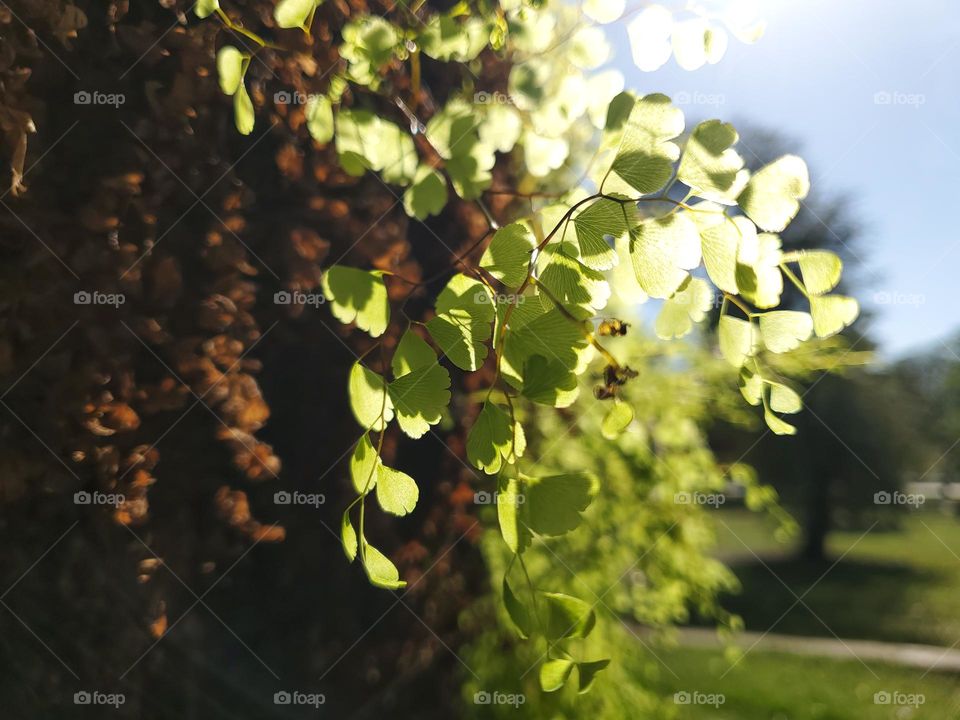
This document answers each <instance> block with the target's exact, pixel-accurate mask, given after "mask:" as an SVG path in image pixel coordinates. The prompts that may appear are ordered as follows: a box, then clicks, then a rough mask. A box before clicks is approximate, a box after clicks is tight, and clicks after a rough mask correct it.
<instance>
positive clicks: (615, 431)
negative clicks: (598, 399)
mask: <svg viewBox="0 0 960 720" xmlns="http://www.w3.org/2000/svg"><path fill="white" fill-rule="evenodd" d="M632 422H633V408H632V407H630V406H629V405H627V404H626V403H624V402H620V401H617V402H616V403H615V404H614V406H613V407H612V408H610V411H609V412H608V413H607V415H606V417H604V418H603V422H602V423H601V424H600V432H601V433H602V434H603V436H604V437H605V438H606V439H607V440H615V439H616V438H618V437H620V435H621V433H623V431H624V430H626V429H627V428H628V427H629V426H630V423H632Z"/></svg>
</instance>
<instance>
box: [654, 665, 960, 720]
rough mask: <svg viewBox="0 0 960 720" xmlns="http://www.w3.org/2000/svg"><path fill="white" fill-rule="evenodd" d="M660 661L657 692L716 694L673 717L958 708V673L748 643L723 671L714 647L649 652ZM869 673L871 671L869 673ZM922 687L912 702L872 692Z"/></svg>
mask: <svg viewBox="0 0 960 720" xmlns="http://www.w3.org/2000/svg"><path fill="white" fill-rule="evenodd" d="M657 654H658V655H659V656H660V658H661V659H662V660H663V662H664V664H665V665H666V666H668V667H669V668H670V670H671V671H672V672H673V673H676V675H677V676H678V677H674V675H673V674H671V672H669V671H667V670H666V669H665V668H664V669H663V670H662V672H660V673H658V676H659V677H658V679H656V680H655V681H654V682H655V684H656V689H657V691H659V692H660V693H662V694H663V695H665V696H670V695H672V694H673V693H676V692H681V691H686V692H691V693H692V692H693V691H697V692H699V693H704V694H722V695H723V696H724V700H725V701H724V702H723V704H722V705H719V707H713V706H704V705H681V706H678V710H679V713H678V716H677V717H678V720H701V718H710V719H711V720H881V719H883V720H893V719H894V718H898V719H899V718H911V719H916V720H923V719H925V718H931V719H933V718H936V719H937V720H940V719H941V718H942V719H943V720H946V718H955V717H958V715H960V678H956V677H952V676H943V675H936V674H933V673H931V674H929V675H927V676H926V677H921V676H922V673H921V672H919V671H913V670H905V669H901V668H896V667H890V666H884V665H877V664H875V663H871V664H870V670H867V669H866V668H865V667H864V666H863V665H861V664H860V663H858V662H856V661H851V662H845V661H836V660H824V659H820V658H810V657H798V656H793V655H783V654H778V653H767V652H759V651H753V652H750V653H747V654H746V655H745V656H744V657H743V658H742V659H741V660H740V662H739V663H737V664H736V665H735V666H734V667H733V669H732V670H730V672H729V673H727V674H726V675H724V673H725V672H726V671H727V669H728V668H730V666H731V662H730V661H729V660H727V659H726V658H724V657H723V653H722V651H719V650H708V649H692V648H680V649H675V650H669V651H664V652H660V651H658V653H657ZM871 671H872V673H875V674H876V677H874V675H873V674H872V673H871ZM881 691H887V692H894V691H897V692H901V693H911V694H915V695H916V694H922V695H923V696H924V702H923V704H922V705H920V706H919V707H918V708H917V709H914V708H909V710H908V709H906V708H904V707H903V706H899V707H896V706H893V705H878V704H875V703H874V693H877V692H881Z"/></svg>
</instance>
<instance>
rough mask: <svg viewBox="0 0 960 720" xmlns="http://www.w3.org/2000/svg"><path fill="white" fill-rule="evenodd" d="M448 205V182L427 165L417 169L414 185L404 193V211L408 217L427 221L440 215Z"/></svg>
mask: <svg viewBox="0 0 960 720" xmlns="http://www.w3.org/2000/svg"><path fill="white" fill-rule="evenodd" d="M446 204H447V181H446V180H444V179H443V175H441V174H440V173H438V172H437V171H436V170H434V169H432V168H430V167H429V166H427V165H421V166H420V167H419V168H417V174H416V175H415V176H414V178H413V183H412V184H411V185H410V187H408V188H407V189H406V191H405V192H404V193H403V209H404V210H406V211H407V215H410V216H411V217H415V218H417V219H418V220H425V219H426V218H428V217H430V216H431V215H439V214H440V211H441V210H443V208H444V207H445V206H446Z"/></svg>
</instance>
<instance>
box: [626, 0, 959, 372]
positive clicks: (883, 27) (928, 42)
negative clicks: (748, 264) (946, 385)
mask: <svg viewBox="0 0 960 720" xmlns="http://www.w3.org/2000/svg"><path fill="white" fill-rule="evenodd" d="M664 4H665V5H667V6H668V7H671V9H676V8H677V5H676V4H671V3H669V2H664ZM761 8H762V10H761V16H762V17H764V18H765V19H766V20H767V22H768V26H767V31H766V33H765V35H764V36H763V38H762V39H761V40H760V41H759V42H758V43H757V44H755V45H744V44H742V43H740V42H738V41H736V40H734V39H732V38H731V42H730V45H729V48H728V50H727V54H726V56H725V57H724V58H723V60H721V61H720V63H719V64H717V65H713V66H709V65H708V66H705V67H703V68H701V69H700V70H696V71H694V72H687V71H685V70H682V69H681V68H679V67H678V66H677V65H676V63H675V61H674V60H672V59H671V60H670V61H669V62H668V63H667V64H666V65H665V66H664V67H663V68H661V69H660V70H657V71H656V72H653V73H644V72H641V71H640V70H638V69H637V68H636V67H635V66H634V65H633V62H632V60H631V55H630V49H629V44H628V40H627V35H626V22H629V20H630V19H631V18H625V19H624V21H620V22H618V23H616V24H615V25H611V26H608V31H609V35H610V37H611V40H612V41H613V43H614V46H615V53H616V56H615V58H614V61H613V64H614V66H615V67H617V68H618V69H619V70H621V71H622V72H623V73H624V75H625V77H626V85H627V87H628V88H634V89H636V90H638V91H640V92H653V91H659V92H664V93H666V94H668V95H671V96H673V97H676V96H677V95H678V94H679V93H687V94H688V97H689V98H691V99H692V100H693V101H694V104H689V105H687V106H686V107H685V108H684V109H685V112H686V113H687V115H688V117H690V118H691V119H704V118H707V117H721V118H723V119H728V120H736V119H743V120H748V121H750V122H751V123H753V124H756V125H760V126H769V127H771V128H773V129H777V130H778V131H781V132H783V133H784V134H785V135H787V136H789V137H791V138H794V139H796V140H797V141H799V143H800V145H801V155H803V157H804V158H805V159H806V160H807V161H808V163H809V164H810V168H811V181H812V183H813V186H814V188H815V189H816V190H818V191H819V192H822V193H825V194H830V193H845V194H847V195H849V196H850V197H851V200H852V202H853V203H854V216H855V217H857V218H858V219H859V220H860V221H861V222H862V223H863V225H864V226H865V230H864V236H863V238H862V239H861V241H860V244H859V246H858V250H857V252H858V255H859V256H860V257H861V258H862V259H863V261H864V271H863V272H861V273H860V274H859V278H860V281H859V283H858V286H857V287H856V288H855V293H854V294H855V295H856V296H857V297H858V299H859V300H860V301H861V303H862V304H863V305H864V306H865V307H867V308H869V309H871V310H872V311H873V312H874V313H875V320H874V324H873V326H872V334H873V336H874V337H875V338H876V339H877V340H878V341H879V342H880V344H881V348H880V349H881V352H882V354H883V355H884V356H885V357H887V358H892V357H898V356H901V355H904V354H907V353H909V352H911V351H912V350H915V349H931V350H940V351H943V350H944V348H943V345H942V344H941V343H940V342H939V340H940V339H944V338H946V337H948V336H950V335H952V334H953V333H954V332H957V331H960V308H958V306H960V303H958V293H957V291H956V290H955V288H958V286H960V277H958V269H960V232H958V231H957V230H956V229H955V228H956V227H957V223H956V221H955V218H956V216H957V205H955V204H954V203H956V200H954V201H951V200H950V198H951V197H954V191H955V190H956V188H957V187H960V95H958V93H960V13H958V12H957V10H958V8H960V6H958V5H957V3H956V2H955V1H951V0H918V1H916V2H908V3H904V2H876V1H873V2H868V1H867V0H803V1H802V2H800V1H799V0H767V1H766V2H763V3H761ZM877 93H887V95H881V96H880V98H879V99H880V100H881V102H880V103H878V102H876V94H877ZM698 99H699V101H700V105H697V104H696V101H697V100H698ZM886 99H889V100H890V102H889V103H883V102H882V101H883V100H886ZM710 103H712V104H710ZM744 139H745V140H746V141H749V138H748V137H745V138H744Z"/></svg>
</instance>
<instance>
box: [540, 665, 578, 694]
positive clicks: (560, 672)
mask: <svg viewBox="0 0 960 720" xmlns="http://www.w3.org/2000/svg"><path fill="white" fill-rule="evenodd" d="M572 670H573V660H567V659H566V658H557V659H556V660H547V661H546V662H545V663H544V664H543V665H541V666H540V687H541V688H542V689H543V691H544V692H556V691H557V690H559V689H560V688H562V687H563V686H564V685H565V684H566V683H567V679H568V678H569V677H570V672H571V671H572Z"/></svg>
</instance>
